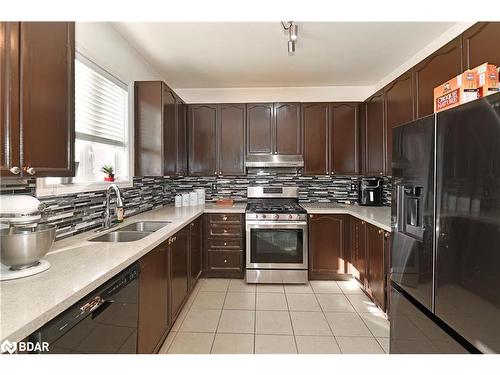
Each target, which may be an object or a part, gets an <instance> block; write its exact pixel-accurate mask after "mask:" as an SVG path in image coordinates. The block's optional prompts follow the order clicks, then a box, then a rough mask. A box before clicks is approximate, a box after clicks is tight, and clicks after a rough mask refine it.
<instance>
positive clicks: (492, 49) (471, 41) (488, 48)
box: [462, 22, 500, 69]
mask: <svg viewBox="0 0 500 375" xmlns="http://www.w3.org/2000/svg"><path fill="white" fill-rule="evenodd" d="M499 45H500V22H478V23H476V24H475V25H474V26H472V27H471V28H469V29H468V30H466V31H465V32H464V33H463V34H462V55H463V65H464V69H472V68H475V67H476V66H478V65H480V64H483V63H485V62H488V63H490V64H495V65H497V66H500V49H499V48H498V46H499Z"/></svg>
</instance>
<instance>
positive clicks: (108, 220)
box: [102, 184, 123, 229]
mask: <svg viewBox="0 0 500 375" xmlns="http://www.w3.org/2000/svg"><path fill="white" fill-rule="evenodd" d="M113 191H114V192H115V195H116V208H123V199H122V194H121V191H120V188H119V187H118V185H116V184H112V185H109V187H108V190H107V191H106V209H105V210H104V223H103V227H102V229H108V228H111V226H112V225H111V224H112V217H111V207H110V206H111V193H112V192H113Z"/></svg>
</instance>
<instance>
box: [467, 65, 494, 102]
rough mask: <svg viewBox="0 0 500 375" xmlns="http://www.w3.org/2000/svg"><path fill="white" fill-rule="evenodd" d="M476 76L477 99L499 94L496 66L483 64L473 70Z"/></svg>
mask: <svg viewBox="0 0 500 375" xmlns="http://www.w3.org/2000/svg"><path fill="white" fill-rule="evenodd" d="M473 70H474V71H475V72H476V74H477V88H478V91H479V97H480V98H482V97H484V96H487V95H490V94H495V93H497V92H499V88H498V71H497V67H496V65H493V64H488V63H484V64H481V65H479V66H476V67H475V68H474V69H473Z"/></svg>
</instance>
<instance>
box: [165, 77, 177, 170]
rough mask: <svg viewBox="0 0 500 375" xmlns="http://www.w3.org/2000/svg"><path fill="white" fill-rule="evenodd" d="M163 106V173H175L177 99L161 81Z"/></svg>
mask: <svg viewBox="0 0 500 375" xmlns="http://www.w3.org/2000/svg"><path fill="white" fill-rule="evenodd" d="M162 91H163V92H162V106H163V173H162V175H163V176H165V175H175V174H176V171H177V113H176V112H177V99H176V97H175V94H174V92H173V91H171V90H170V88H169V87H168V86H167V85H165V84H164V83H162Z"/></svg>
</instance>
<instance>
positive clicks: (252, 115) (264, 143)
mask: <svg viewBox="0 0 500 375" xmlns="http://www.w3.org/2000/svg"><path fill="white" fill-rule="evenodd" d="M247 139H248V142H247V153H248V154H271V153H272V152H273V103H255V104H247Z"/></svg>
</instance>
